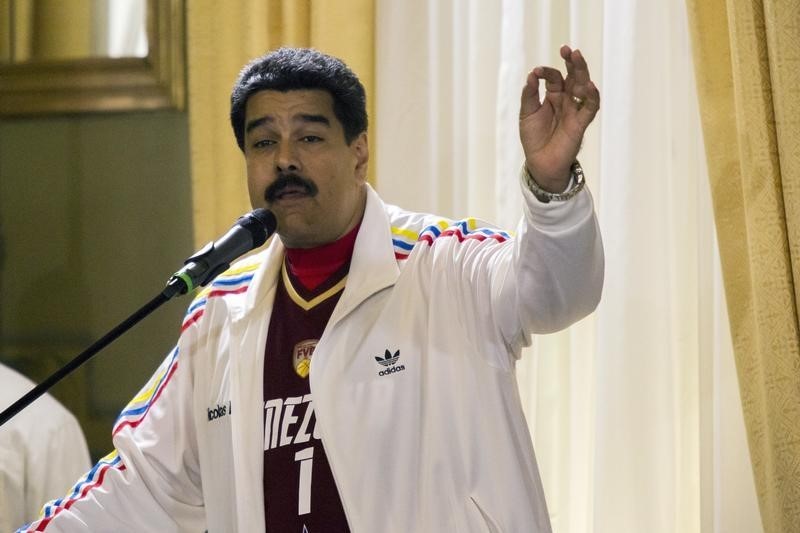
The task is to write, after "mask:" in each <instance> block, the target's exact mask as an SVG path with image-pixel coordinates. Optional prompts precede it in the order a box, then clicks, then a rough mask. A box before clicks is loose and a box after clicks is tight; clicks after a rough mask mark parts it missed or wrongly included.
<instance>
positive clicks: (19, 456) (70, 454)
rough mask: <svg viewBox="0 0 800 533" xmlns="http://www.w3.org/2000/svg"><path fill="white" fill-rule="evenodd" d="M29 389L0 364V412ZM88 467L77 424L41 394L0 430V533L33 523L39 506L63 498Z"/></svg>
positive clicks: (26, 382)
mask: <svg viewBox="0 0 800 533" xmlns="http://www.w3.org/2000/svg"><path fill="white" fill-rule="evenodd" d="M33 387H34V383H33V382H32V381H31V380H29V379H28V378H26V377H25V376H23V375H22V374H20V373H18V372H16V371H14V370H12V369H10V368H8V367H7V366H4V365H2V364H0V410H4V409H6V408H7V407H8V406H10V405H11V404H12V403H14V402H15V401H16V400H17V399H18V398H19V397H21V396H22V395H23V394H25V393H26V392H28V391H29V390H31V389H32V388H33ZM90 466H91V464H90V459H89V450H88V447H87V445H86V438H85V437H84V435H83V431H82V430H81V427H80V425H79V424H78V421H77V420H76V419H75V417H74V416H73V415H72V413H70V412H69V411H68V410H67V409H66V408H65V407H64V406H63V405H61V404H60V403H59V402H58V401H57V400H56V399H55V398H53V397H52V396H50V395H49V394H45V395H43V396H42V397H40V398H38V399H37V400H36V401H35V402H33V403H32V404H31V405H29V406H28V407H27V408H26V409H25V410H23V411H22V412H20V413H18V414H17V415H16V416H14V418H12V419H11V420H9V421H8V422H6V424H4V425H3V426H2V427H0V531H13V530H14V529H15V528H17V527H19V526H21V525H23V524H26V523H28V522H31V521H33V520H35V519H36V518H37V517H38V516H39V511H40V509H41V508H42V505H43V504H44V503H46V502H47V501H49V500H52V499H54V498H60V497H62V496H64V495H65V494H66V493H67V491H68V490H69V489H70V487H72V486H73V485H74V483H75V482H76V481H77V480H78V478H79V477H80V476H82V475H83V474H84V473H85V472H86V471H87V470H88V469H89V467H90Z"/></svg>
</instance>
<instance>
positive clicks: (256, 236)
mask: <svg viewBox="0 0 800 533" xmlns="http://www.w3.org/2000/svg"><path fill="white" fill-rule="evenodd" d="M239 225H240V226H242V227H243V228H245V229H246V230H248V231H249V232H250V234H251V235H252V236H253V248H258V247H259V246H261V245H262V244H264V243H265V242H267V239H269V237H270V235H272V234H273V233H274V232H275V228H276V227H277V226H278V221H277V220H275V215H273V214H272V211H270V210H269V209H264V208H261V207H259V208H258V209H253V210H252V211H251V212H249V213H247V214H246V215H244V216H243V217H242V218H241V219H240V220H239Z"/></svg>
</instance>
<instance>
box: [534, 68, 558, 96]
mask: <svg viewBox="0 0 800 533" xmlns="http://www.w3.org/2000/svg"><path fill="white" fill-rule="evenodd" d="M533 72H534V73H536V75H537V76H538V77H539V78H542V79H543V80H544V82H545V83H544V88H545V89H547V92H549V93H560V92H563V91H564V77H563V76H562V75H561V71H560V70H558V69H556V68H553V67H536V68H535V69H533Z"/></svg>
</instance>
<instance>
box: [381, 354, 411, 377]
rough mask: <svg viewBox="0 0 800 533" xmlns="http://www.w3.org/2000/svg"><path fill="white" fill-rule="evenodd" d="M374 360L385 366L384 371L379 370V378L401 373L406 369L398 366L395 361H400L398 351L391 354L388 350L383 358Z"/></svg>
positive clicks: (403, 366)
mask: <svg viewBox="0 0 800 533" xmlns="http://www.w3.org/2000/svg"><path fill="white" fill-rule="evenodd" d="M375 360H376V361H377V362H378V363H379V364H380V365H381V366H385V367H386V370H381V371H380V372H378V375H379V376H388V375H389V374H394V373H395V372H402V371H403V370H405V369H406V367H405V365H398V364H397V361H399V360H400V350H397V351H396V352H394V353H392V352H390V351H389V350H386V352H385V353H384V354H383V357H381V356H378V357H376V358H375Z"/></svg>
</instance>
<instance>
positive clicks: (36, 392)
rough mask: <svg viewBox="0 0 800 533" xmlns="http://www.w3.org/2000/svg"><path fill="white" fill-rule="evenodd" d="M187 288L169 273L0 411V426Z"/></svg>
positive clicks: (179, 279)
mask: <svg viewBox="0 0 800 533" xmlns="http://www.w3.org/2000/svg"><path fill="white" fill-rule="evenodd" d="M188 289H189V287H187V286H186V282H185V281H184V280H183V279H182V278H180V277H177V276H173V277H172V278H171V279H170V280H169V282H168V283H167V286H166V287H165V288H164V290H163V291H161V293H159V295H158V296H156V297H155V298H153V299H152V300H150V301H149V302H147V303H146V304H144V305H143V306H142V307H140V308H139V309H138V310H137V311H136V312H134V313H133V314H132V315H131V316H129V317H128V318H126V319H125V320H123V321H122V322H120V324H119V325H117V327H115V328H114V329H112V330H111V331H109V332H108V333H106V334H105V335H103V336H102V337H101V338H100V340H98V341H96V342H95V343H94V344H92V345H91V346H89V347H88V348H86V350H84V351H83V352H81V353H80V354H78V355H77V356H76V357H75V358H74V359H72V360H71V361H70V362H68V363H67V364H66V365H64V366H62V367H61V368H59V369H58V370H56V371H55V372H53V373H52V374H50V377H48V378H47V379H45V380H44V381H42V382H41V383H39V384H38V385H36V386H35V387H34V388H32V389H31V390H30V391H28V392H27V393H26V394H25V395H24V396H22V397H21V398H20V399H19V400H17V401H16V402H14V403H12V404H11V405H10V406H9V407H8V408H7V409H6V410H5V411H3V412H2V413H0V427H1V426H2V425H3V424H5V423H6V422H8V421H9V420H11V418H12V417H13V416H14V415H16V414H17V413H19V412H20V411H22V410H23V409H25V408H26V407H28V405H30V404H32V403H33V402H34V401H35V400H36V399H37V398H39V396H41V395H42V394H44V393H45V392H47V391H48V390H50V388H51V387H53V385H55V384H56V383H58V382H59V381H61V380H62V379H64V378H65V377H67V376H68V375H69V374H71V373H72V372H73V371H74V370H76V369H77V368H78V367H79V366H81V365H82V364H83V363H85V362H86V361H88V360H89V359H91V358H92V357H93V356H94V355H95V354H97V352H99V351H100V350H102V349H103V348H105V347H106V346H108V345H109V344H111V343H112V342H114V341H115V340H117V338H119V336H120V335H122V334H123V333H125V332H126V331H128V330H129V329H131V328H132V327H133V326H135V325H136V324H138V323H139V322H140V321H141V320H142V319H143V318H144V317H146V316H148V315H149V314H150V313H152V312H153V311H155V310H156V309H158V308H159V307H161V306H162V305H163V304H164V303H166V302H167V301H168V300H169V299H170V298H172V297H173V296H175V295H176V294H183V293H185V292H187V290H188Z"/></svg>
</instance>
